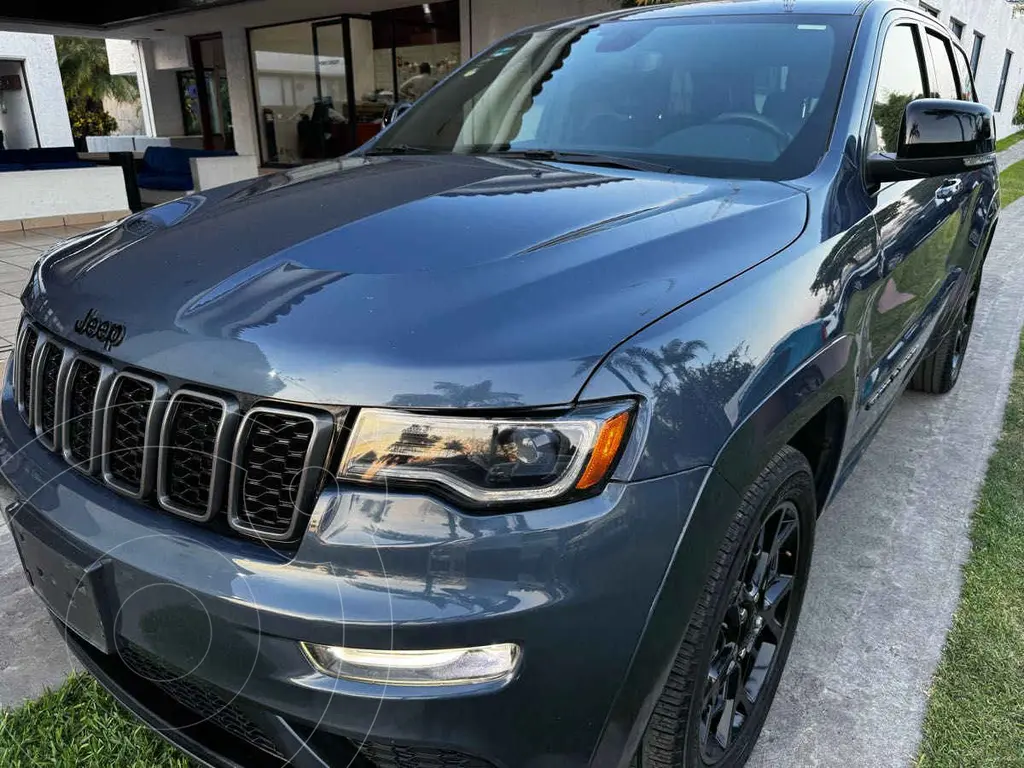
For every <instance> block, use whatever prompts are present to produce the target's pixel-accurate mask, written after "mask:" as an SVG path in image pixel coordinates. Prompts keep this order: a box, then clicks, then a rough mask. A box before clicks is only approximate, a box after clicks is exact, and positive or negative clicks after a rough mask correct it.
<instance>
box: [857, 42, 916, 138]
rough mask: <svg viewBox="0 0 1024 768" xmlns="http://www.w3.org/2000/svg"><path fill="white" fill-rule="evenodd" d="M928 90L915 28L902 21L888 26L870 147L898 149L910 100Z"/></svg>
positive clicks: (870, 134)
mask: <svg viewBox="0 0 1024 768" xmlns="http://www.w3.org/2000/svg"><path fill="white" fill-rule="evenodd" d="M924 94H925V81H924V73H923V72H922V71H921V58H920V56H919V55H918V44H917V35H916V33H915V31H914V28H913V27H911V26H909V25H907V24H900V25H897V26H894V27H890V28H889V32H888V34H886V36H885V45H883V46H882V61H881V64H880V66H879V69H878V83H877V85H876V86H875V103H874V107H873V109H872V113H871V114H872V120H873V123H874V126H873V128H874V130H873V131H870V132H869V135H868V149H869V151H873V152H874V151H878V152H895V151H896V145H897V143H898V140H899V134H900V123H902V122H903V111H904V110H905V109H906V106H907V104H909V103H910V102H912V101H914V100H915V99H920V98H923V97H924Z"/></svg>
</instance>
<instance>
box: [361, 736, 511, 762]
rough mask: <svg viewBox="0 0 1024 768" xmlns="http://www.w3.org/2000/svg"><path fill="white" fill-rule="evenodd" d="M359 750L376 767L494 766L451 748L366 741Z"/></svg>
mask: <svg viewBox="0 0 1024 768" xmlns="http://www.w3.org/2000/svg"><path fill="white" fill-rule="evenodd" d="M359 751H360V752H361V753H362V754H363V756H364V757H366V759H367V760H369V761H370V762H371V763H373V765H374V766H375V768H494V766H493V765H492V764H491V763H489V762H487V761H486V760H482V759H480V758H479V757H472V756H470V755H464V754H462V753H461V752H453V751H452V750H450V749H428V748H426V747H405V746H400V745H393V744H381V743H377V742H366V743H365V744H363V745H362V746H360V748H359Z"/></svg>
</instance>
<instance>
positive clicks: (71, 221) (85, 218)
mask: <svg viewBox="0 0 1024 768" xmlns="http://www.w3.org/2000/svg"><path fill="white" fill-rule="evenodd" d="M102 223H103V214H102V213H72V214H69V215H68V216H65V217H64V224H65V225H66V226H68V227H81V228H83V229H94V228H96V227H97V226H99V225H100V224H102Z"/></svg>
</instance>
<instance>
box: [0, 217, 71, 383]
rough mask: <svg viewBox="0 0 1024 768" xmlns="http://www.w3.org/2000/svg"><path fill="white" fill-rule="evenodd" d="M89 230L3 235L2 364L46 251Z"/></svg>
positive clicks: (0, 295)
mask: <svg viewBox="0 0 1024 768" xmlns="http://www.w3.org/2000/svg"><path fill="white" fill-rule="evenodd" d="M85 231H86V228H78V227H52V228H48V229H34V230H31V231H29V232H0V363H2V362H3V361H4V360H6V359H7V355H8V354H9V353H10V350H11V347H12V346H14V337H15V336H16V335H17V333H18V318H19V317H20V316H21V301H20V299H19V297H20V296H21V290H22V288H24V287H25V283H26V282H27V281H28V276H29V272H30V270H31V269H32V265H33V264H35V263H36V260H37V259H38V258H39V257H40V256H42V255H43V251H45V250H47V249H48V248H50V247H51V246H53V245H55V244H56V243H58V242H60V241H61V240H64V239H66V238H69V237H73V236H74V235H77V234H78V233H80V232H85Z"/></svg>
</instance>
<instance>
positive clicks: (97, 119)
mask: <svg viewBox="0 0 1024 768" xmlns="http://www.w3.org/2000/svg"><path fill="white" fill-rule="evenodd" d="M68 117H69V118H70V119H71V135H72V136H74V137H75V139H84V138H85V137H86V136H109V135H110V134H112V133H113V132H114V131H116V130H117V120H115V119H114V118H113V117H111V116H110V114H108V113H107V112H106V110H104V109H102V108H101V109H98V110H96V109H86V108H85V107H83V106H81V105H79V104H72V105H71V106H70V107H68Z"/></svg>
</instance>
